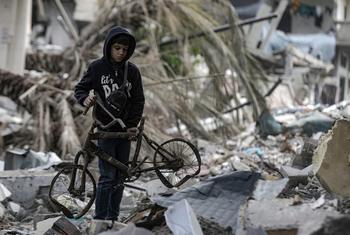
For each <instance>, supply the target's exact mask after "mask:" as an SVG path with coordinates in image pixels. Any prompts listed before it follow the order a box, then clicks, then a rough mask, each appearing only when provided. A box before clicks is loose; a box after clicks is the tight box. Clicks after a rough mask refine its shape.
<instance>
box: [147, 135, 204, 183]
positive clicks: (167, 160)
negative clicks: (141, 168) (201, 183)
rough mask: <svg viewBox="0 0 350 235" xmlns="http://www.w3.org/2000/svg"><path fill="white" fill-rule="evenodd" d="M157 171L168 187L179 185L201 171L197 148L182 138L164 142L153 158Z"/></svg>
mask: <svg viewBox="0 0 350 235" xmlns="http://www.w3.org/2000/svg"><path fill="white" fill-rule="evenodd" d="M153 163H154V167H155V172H156V174H157V176H158V177H159V179H160V180H161V181H162V183H163V184H164V185H165V186H167V187H168V188H172V187H178V186H180V185H182V184H183V183H185V182H186V181H187V180H189V179H190V178H192V177H194V176H195V175H197V174H198V173H199V172H200V166H201V158H200V156H199V152H198V150H197V148H196V147H195V146H194V145H193V144H192V143H190V142H189V141H186V140H184V139H181V138H175V139H171V140H168V141H166V142H164V143H162V144H161V145H160V146H159V147H158V148H157V150H156V152H155V154H154V158H153Z"/></svg>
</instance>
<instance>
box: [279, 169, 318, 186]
mask: <svg viewBox="0 0 350 235" xmlns="http://www.w3.org/2000/svg"><path fill="white" fill-rule="evenodd" d="M309 169H310V168H309ZM311 170H312V169H311ZM280 172H281V173H282V175H283V176H284V177H286V178H288V179H289V184H290V185H293V186H296V185H298V184H299V183H301V184H307V178H308V175H309V172H307V171H306V170H299V169H297V168H294V167H291V166H281V168H280Z"/></svg>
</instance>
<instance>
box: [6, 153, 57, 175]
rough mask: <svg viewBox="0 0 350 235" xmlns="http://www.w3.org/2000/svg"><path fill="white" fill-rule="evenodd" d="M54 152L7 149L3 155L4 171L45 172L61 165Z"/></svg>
mask: <svg viewBox="0 0 350 235" xmlns="http://www.w3.org/2000/svg"><path fill="white" fill-rule="evenodd" d="M61 162H62V160H61V159H60V158H59V157H58V156H57V154H55V153H54V152H48V153H42V152H35V151H33V150H30V149H28V150H26V149H16V148H15V149H8V150H6V153H5V170H17V169H31V170H45V169H48V168H50V167H51V166H54V165H57V164H59V163H61Z"/></svg>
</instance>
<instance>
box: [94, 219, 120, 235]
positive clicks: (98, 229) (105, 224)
mask: <svg viewBox="0 0 350 235" xmlns="http://www.w3.org/2000/svg"><path fill="white" fill-rule="evenodd" d="M126 226H127V225H126V224H123V223H119V222H114V223H112V221H111V220H98V219H93V220H91V222H90V226H89V228H88V231H87V232H88V234H89V235H97V234H100V233H102V232H104V231H107V230H111V232H112V231H113V232H114V233H113V234H115V231H119V230H121V229H123V228H125V227H126Z"/></svg>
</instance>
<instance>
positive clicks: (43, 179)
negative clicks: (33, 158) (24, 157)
mask: <svg viewBox="0 0 350 235" xmlns="http://www.w3.org/2000/svg"><path fill="white" fill-rule="evenodd" d="M55 175H56V172H49V171H32V172H29V171H24V170H15V171H3V172H1V174H0V183H2V184H3V185H4V186H5V187H6V188H8V190H9V191H10V192H11V193H12V194H11V197H10V199H11V200H12V201H13V202H16V203H19V204H20V205H21V206H23V207H24V208H29V207H31V206H32V205H33V204H34V202H35V198H36V197H37V195H38V193H39V191H40V190H39V189H40V187H41V186H49V185H50V183H51V181H52V179H53V177H54V176H55ZM23 192H25V193H23Z"/></svg>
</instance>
